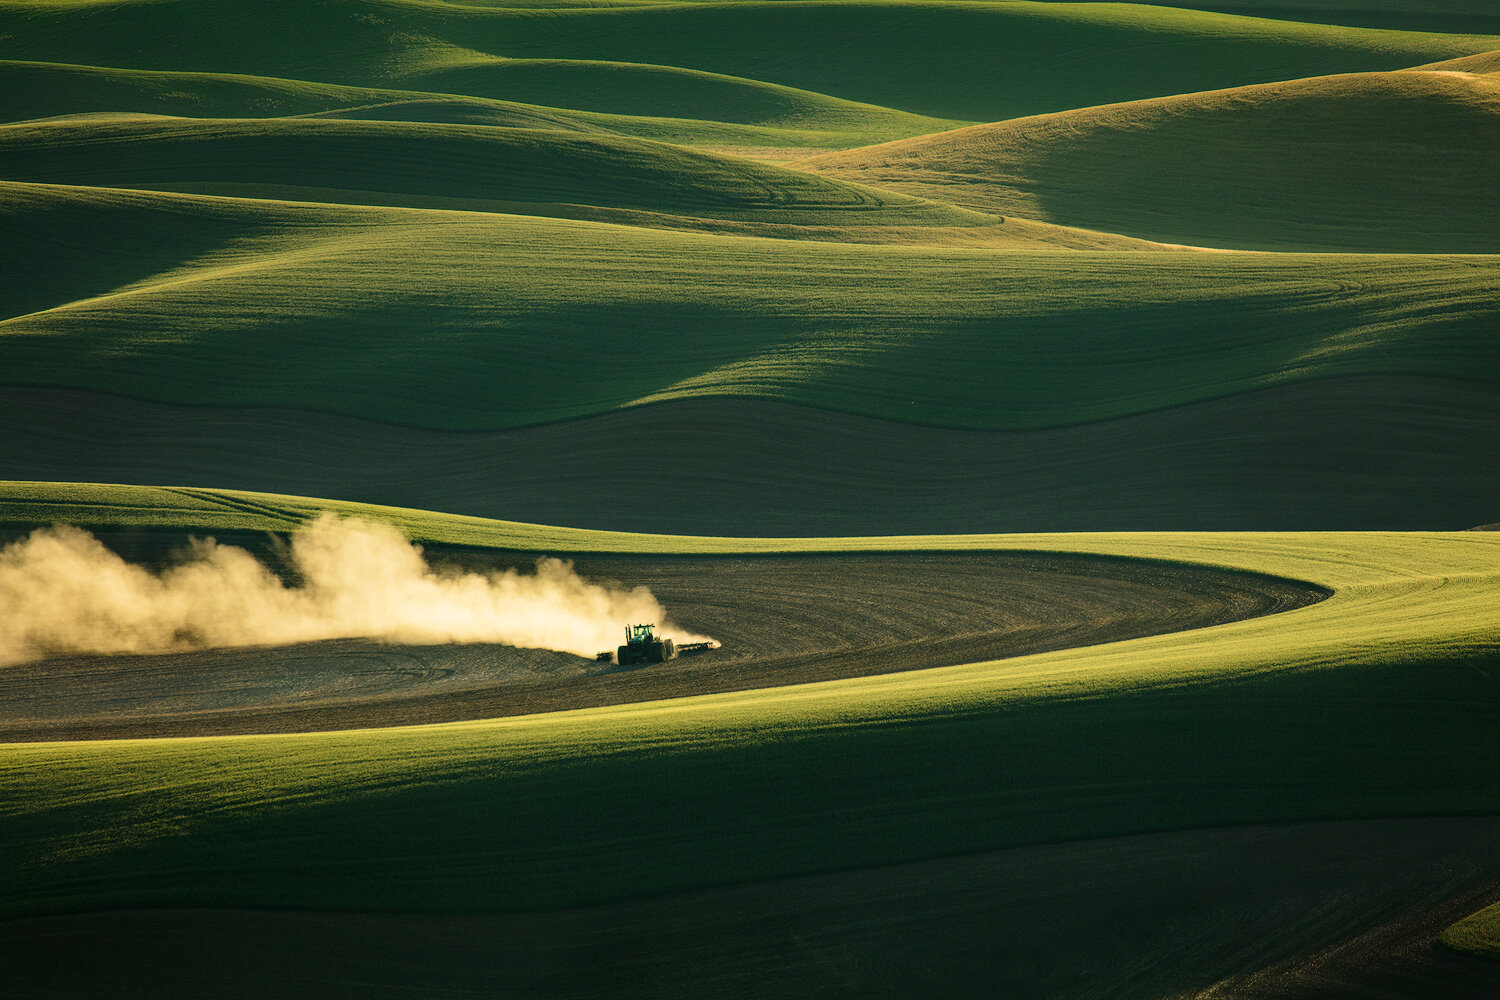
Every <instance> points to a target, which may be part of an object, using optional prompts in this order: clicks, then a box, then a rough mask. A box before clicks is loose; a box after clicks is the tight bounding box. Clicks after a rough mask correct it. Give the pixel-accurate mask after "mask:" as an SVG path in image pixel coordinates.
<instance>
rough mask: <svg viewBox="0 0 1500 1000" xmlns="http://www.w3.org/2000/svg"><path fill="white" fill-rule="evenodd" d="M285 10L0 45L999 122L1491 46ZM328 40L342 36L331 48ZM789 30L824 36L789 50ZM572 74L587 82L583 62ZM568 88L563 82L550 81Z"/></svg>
mask: <svg viewBox="0 0 1500 1000" xmlns="http://www.w3.org/2000/svg"><path fill="white" fill-rule="evenodd" d="M287 9H288V10H291V9H293V8H290V7H289V8H287ZM295 11H296V16H295V24H294V25H293V24H291V23H289V22H288V20H286V19H285V18H282V17H278V16H275V14H274V12H272V13H271V14H270V15H269V16H268V12H267V10H266V8H265V7H264V5H262V4H259V3H252V2H250V0H224V2H219V3H214V4H207V3H204V2H202V0H136V2H132V3H127V4H117V3H105V2H83V3H70V4H66V5H55V4H46V3H41V2H37V0H4V2H3V3H0V35H4V36H6V41H5V42H4V51H3V53H0V54H4V55H5V56H7V57H8V58H12V59H23V60H37V61H48V62H66V63H77V64H83V65H94V66H119V67H128V68H136V69H153V70H174V69H192V70H196V71H212V72H221V73H248V74H258V75H267V76H276V77H284V78H292V79H304V80H317V81H321V82H327V83H343V84H351V85H358V86H405V85H406V81H423V80H432V81H437V80H441V79H443V74H448V73H453V72H456V71H460V70H461V71H463V72H462V84H461V85H462V86H463V87H464V90H465V93H467V94H469V95H471V96H480V97H492V98H506V97H508V96H511V92H510V91H508V90H507V88H509V87H512V86H514V87H516V88H518V89H517V90H516V91H515V92H525V85H524V82H523V81H521V80H519V78H516V77H513V76H511V75H510V73H509V71H507V70H505V69H504V67H503V66H502V67H498V68H495V69H494V70H493V71H491V70H489V69H486V68H485V67H487V66H488V67H494V66H495V64H494V59H495V58H496V57H503V58H522V59H547V60H555V59H563V60H575V61H582V62H583V63H584V64H595V63H599V62H604V63H633V64H638V65H642V66H647V67H675V68H677V69H689V70H700V71H704V72H709V73H718V74H724V75H728V76H732V77H739V78H748V79H754V80H759V81H762V82H765V83H773V84H780V85H783V86H790V87H794V88H798V89H802V90H808V91H813V92H815V93H820V94H828V95H832V96H835V97H841V98H845V99H848V100H853V101H861V102H869V103H873V104H876V105H880V106H882V107H889V108H899V109H901V110H904V111H909V112H914V113H918V114H924V115H935V116H937V117H940V118H946V119H963V120H970V121H995V120H998V119H1001V118H1010V117H1016V116H1018V115H1026V114H1038V113H1042V112H1048V111H1058V110H1063V109H1066V108H1076V107H1087V106H1092V105H1098V104H1106V103H1110V102H1115V101H1122V100H1133V99H1138V98H1145V97H1155V96H1162V95H1165V94H1172V93H1181V92H1185V91H1199V90H1209V89H1215V88H1221V87H1230V86H1237V85H1242V84H1247V83H1256V82H1264V81H1269V80H1278V79H1292V78H1296V77H1305V76H1312V75H1319V74H1328V73H1340V72H1353V71H1361V70H1381V69H1397V68H1400V67H1402V66H1412V65H1416V64H1418V63H1423V62H1432V61H1435V60H1438V59H1444V58H1452V57H1454V56H1460V55H1467V54H1470V53H1473V52H1478V51H1483V50H1486V49H1494V48H1500V41H1496V40H1495V39H1494V38H1493V37H1481V36H1472V37H1471V36H1449V35H1436V34H1420V33H1405V32H1388V31H1375V30H1369V29H1357V28H1343V27H1336V26H1327V25H1306V24H1299V23H1290V22H1286V23H1284V22H1277V21H1271V20H1265V19H1257V18H1240V17H1230V16H1224V15H1219V14H1206V13H1201V12H1197V11H1183V10H1177V9H1171V8H1157V7H1144V6H1132V5H1115V4H1081V5H1074V4H1051V3H1028V2H1019V0H1018V2H1014V3H967V4H966V3H926V2H894V0H892V2H874V3H800V2H791V3H788V2H779V3H758V4H756V3H747V4H741V3H709V4H662V5H652V6H636V7H618V8H612V9H572V10H561V9H559V10H547V11H536V10H509V9H500V8H474V7H460V6H452V5H447V4H438V3H418V2H409V0H375V2H369V3H359V4H354V3H339V2H334V0H314V2H308V3H301V4H297V5H296V6H295ZM331 38H336V39H338V40H339V44H338V45H337V46H335V47H332V48H330V46H329V45H328V44H327V41H326V40H327V39H331ZM787 39H816V40H817V44H816V45H807V46H803V47H789V46H788V45H787ZM167 40H170V42H168V41H167ZM574 69H575V70H576V72H578V73H580V74H584V75H590V74H593V75H595V76H597V70H596V69H595V68H591V67H590V66H588V65H577V66H575V67H574ZM549 72H564V70H554V71H549ZM620 79H621V85H620V87H619V88H618V89H617V88H614V87H611V88H607V89H605V90H603V91H599V90H594V91H593V92H592V93H593V94H594V96H593V97H592V98H589V97H588V94H587V93H585V90H584V87H583V85H582V84H581V83H580V84H578V85H577V86H576V87H574V89H573V91H572V92H573V93H575V94H577V95H578V99H584V100H589V99H591V100H592V101H594V102H597V103H595V104H592V105H588V106H586V108H587V109H588V110H609V111H615V112H622V111H628V112H630V113H633V114H647V115H661V114H678V113H680V112H677V111H672V110H663V109H662V106H661V105H660V104H659V103H654V102H656V101H657V99H658V97H659V96H660V95H661V94H662V93H663V92H664V90H663V86H662V81H661V80H660V79H657V78H655V77H654V76H653V74H652V73H650V72H644V71H630V72H629V73H627V74H622V75H621V78H620ZM674 79H675V78H674ZM455 85H458V84H455ZM559 86H562V84H561V83H560V82H559V81H558V80H556V79H554V80H551V81H550V82H549V83H548V87H559ZM637 88H639V89H637ZM728 115H729V112H726V113H725V114H722V115H721V114H716V115H715V116H714V117H715V118H719V119H721V120H722V119H723V118H725V117H726V116H728ZM731 117H732V116H731Z"/></svg>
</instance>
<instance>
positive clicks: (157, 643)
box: [0, 514, 704, 664]
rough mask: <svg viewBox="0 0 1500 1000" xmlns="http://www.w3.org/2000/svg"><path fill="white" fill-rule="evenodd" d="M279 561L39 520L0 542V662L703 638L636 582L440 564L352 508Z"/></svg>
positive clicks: (579, 649)
mask: <svg viewBox="0 0 1500 1000" xmlns="http://www.w3.org/2000/svg"><path fill="white" fill-rule="evenodd" d="M288 562H289V563H290V565H291V567H292V569H293V570H294V571H295V576H296V577H297V578H299V582H298V583H297V585H295V586H288V585H287V584H285V583H283V582H282V580H281V579H280V578H279V577H277V576H276V574H274V573H272V572H271V570H270V569H268V568H267V567H266V566H265V565H264V564H263V563H261V562H260V561H259V560H258V559H256V558H255V557H254V556H253V555H251V554H250V553H249V552H247V551H245V550H244V549H241V548H237V547H235V546H231V545H220V544H218V543H216V542H215V541H214V540H213V539H207V540H195V541H194V542H193V543H192V544H191V546H190V547H189V548H188V549H187V550H186V551H185V552H184V553H182V554H181V556H180V557H179V559H178V560H177V561H176V562H175V563H173V564H172V565H170V566H168V567H167V568H166V569H163V570H162V571H160V572H153V571H151V570H149V569H147V568H145V567H142V566H137V565H134V564H132V563H129V562H126V561H125V560H124V559H122V558H121V557H120V556H118V555H116V554H115V553H114V552H112V551H110V550H109V549H108V548H106V547H105V546H104V544H103V543H101V542H100V541H99V540H98V539H96V538H95V537H94V536H93V535H91V534H89V533H88V532H87V531H83V530H82V529H79V528H74V527H65V526H64V527H51V528H42V529H39V530H37V531H34V532H32V533H31V534H30V535H28V536H27V537H26V538H24V539H21V540H20V541H17V542H15V543H13V544H11V545H9V546H7V547H6V548H5V549H3V550H0V664H5V663H20V662H25V661H28V660H38V659H44V658H47V657H50V656H57V655H61V654H65V653H165V652H178V651H184V650H193V649H207V648H212V647H224V646H263V645H281V644H284V643H294V642H309V641H313V640H317V639H335V638H352V637H366V638H371V639H379V640H383V641H386V642H392V643H399V644H405V645H419V644H437V643H456V642H484V643H501V644H504V645H509V646H524V647H531V648H539V649H554V650H561V651H564V652H569V653H577V654H579V655H581V656H592V655H593V654H594V653H595V652H597V651H599V650H604V649H613V648H614V647H615V646H617V645H618V644H619V642H620V637H621V633H622V631H623V629H622V626H624V625H625V624H627V623H636V622H655V623H658V624H659V625H660V626H661V631H662V632H664V633H665V634H666V635H669V636H674V637H680V638H681V640H682V641H701V640H702V639H703V638H704V637H701V636H690V635H687V634H685V633H683V632H681V630H679V629H675V628H673V627H672V626H671V625H670V624H668V623H667V622H665V621H664V616H663V613H662V607H661V605H660V604H659V603H658V602H657V600H656V598H655V597H653V596H652V595H651V592H650V591H648V590H647V589H646V588H644V587H635V588H633V589H626V588H623V587H619V586H615V585H608V584H599V583H591V582H589V581H587V580H585V579H583V578H582V577H580V576H579V575H578V574H577V573H575V572H574V571H573V567H572V564H571V563H567V562H563V561H562V560H559V559H553V558H544V559H541V560H539V561H538V562H537V564H536V571H535V572H534V573H521V572H517V571H515V570H506V571H500V572H492V573H488V574H478V573H446V572H439V571H436V570H434V569H433V568H432V567H430V566H429V565H428V564H427V562H426V560H425V559H424V558H423V556H422V550H421V549H420V548H418V547H417V546H414V545H412V544H411V543H409V542H408V541H407V540H406V539H405V538H403V537H402V536H401V534H400V533H399V532H397V531H396V530H395V529H394V528H392V527H390V526H389V525H385V524H378V523H374V522H369V521H361V520H358V519H353V518H338V517H335V516H333V515H330V514H324V515H321V516H319V517H318V518H316V519H314V520H312V521H310V522H308V523H307V524H306V525H304V526H303V527H302V529H301V530H299V531H298V532H297V533H296V534H295V535H294V536H292V539H291V543H290V546H289V548H288Z"/></svg>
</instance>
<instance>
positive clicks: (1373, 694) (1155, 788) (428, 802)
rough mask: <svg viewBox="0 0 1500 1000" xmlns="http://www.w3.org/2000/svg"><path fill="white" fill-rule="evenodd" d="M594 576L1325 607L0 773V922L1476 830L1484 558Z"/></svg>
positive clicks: (1206, 543) (1415, 545)
mask: <svg viewBox="0 0 1500 1000" xmlns="http://www.w3.org/2000/svg"><path fill="white" fill-rule="evenodd" d="M28 492H30V493H31V494H33V496H34V494H35V493H36V491H35V490H29V488H26V487H21V488H17V489H15V493H18V494H19V495H21V496H23V497H24V496H26V495H27V494H28ZM84 499H94V500H110V499H113V500H115V501H116V502H119V503H124V502H126V501H127V500H128V501H129V502H130V503H136V502H140V501H142V500H147V499H148V497H147V495H145V494H142V493H140V492H138V491H137V492H134V493H130V492H126V493H123V494H120V495H118V496H116V497H113V498H111V497H109V496H107V495H106V494H105V493H104V492H96V493H95V495H94V497H92V498H89V497H84ZM200 499H201V497H200ZM237 499H239V500H242V501H244V500H247V499H250V498H246V497H243V496H240V497H238V498H237ZM260 499H261V500H262V501H267V500H273V499H274V498H260ZM300 502H301V503H308V501H300ZM313 503H316V502H313ZM271 505H272V506H274V505H275V504H274V503H272V504H271ZM184 506H185V505H184ZM214 516H216V515H210V519H212V517H214ZM506 530H507V531H510V532H514V533H515V534H514V535H513V536H512V537H515V536H525V535H527V534H528V530H529V529H526V528H524V527H520V526H509V527H508V528H507V529H506ZM560 537H562V536H559V535H557V534H555V533H554V532H553V531H552V530H551V529H540V530H538V531H536V532H535V533H534V534H533V535H532V541H531V542H530V543H529V544H525V543H523V547H537V546H543V547H549V548H550V547H551V546H552V544H553V543H555V542H556V541H557V540H559V539H560ZM571 537H572V538H574V539H576V540H578V541H580V542H583V543H585V544H588V545H589V546H590V547H593V548H598V547H601V542H600V538H601V537H604V536H600V535H591V536H588V537H587V538H585V537H584V536H580V535H576V534H572V535H571ZM616 544H621V545H623V546H625V547H628V548H632V549H635V550H640V551H658V552H660V551H669V550H676V551H705V550H710V549H711V550H715V551H739V552H755V551H820V550H845V551H848V550H869V549H880V550H901V549H911V548H919V549H924V550H938V549H946V548H964V549H986V548H996V549H1020V550H1048V551H1079V552H1092V553H1104V554H1110V555H1117V556H1127V557H1128V556H1150V557H1152V558H1170V559H1180V560H1187V561H1194V562H1206V563H1211V564H1214V565H1221V566H1228V567H1233V568H1239V569H1247V570H1255V571H1259V572H1270V573H1275V574H1279V575H1285V576H1291V577H1294V578H1299V579H1304V580H1309V581H1312V582H1315V583H1319V584H1321V585H1324V586H1327V587H1330V588H1332V589H1333V590H1334V591H1335V593H1334V596H1333V597H1332V598H1330V599H1328V600H1327V601H1325V602H1322V603H1320V604H1318V605H1315V606H1312V607H1308V608H1304V609H1302V610H1299V611H1295V612H1290V613H1286V614H1282V615H1273V616H1271V617H1268V618H1262V619H1256V620H1252V621H1246V622H1239V623H1235V624H1232V625H1225V626H1219V627H1215V628H1211V629H1204V630H1199V631H1195V632H1185V633H1178V634H1175V635H1169V636H1158V637H1154V638H1148V639H1141V640H1134V641H1131V642H1127V643H1118V644H1114V645H1110V646H1104V647H1096V648H1088V649H1078V650H1069V651H1063V652H1059V653H1049V654H1042V655H1039V656H1032V657H1025V658H1022V659H1017V660H1010V661H1004V662H1002V663H994V664H975V665H971V666H964V667H953V668H944V669H939V670H928V671H919V672H914V673H909V674H897V675H888V676H884V677H876V678H862V679H857V680H849V681H838V682H831V683H826V684H816V685H803V686H799V687H791V688H778V689H768V690H762V691H755V692H744V693H737V694H733V695H724V696H708V697H702V698H691V699H677V700H674V701H671V702H660V703H654V704H639V705H631V706H621V707H617V708H613V709H607V710H593V711H585V712H573V713H562V714H554V715H546V716H534V717H527V718H517V719H510V720H502V721H496V722H478V723H466V724H455V725H449V726H435V727H416V728H406V729H392V730H370V731H364V732H350V733H328V734H314V735H304V736H276V737H243V738H240V737H228V738H219V739H192V740H168V741H152V740H144V741H133V742H98V743H83V744H71V745H69V744H50V745H47V744H43V745H26V746H20V745H16V746H11V747H8V748H7V749H6V754H5V758H4V762H3V764H0V768H3V771H0V774H3V778H0V789H3V792H0V815H4V816H5V818H6V822H5V824H4V825H3V833H0V838H3V842H4V846H5V850H6V853H7V856H8V857H10V858H12V859H15V864H14V865H13V866H12V868H11V877H12V886H11V887H10V889H9V890H8V892H7V900H8V906H7V911H6V912H8V913H10V914H22V913H35V912H48V911H70V910H78V909H93V908H105V907H120V906H148V905H149V906H163V905H179V906H203V905H208V906H282V907H287V906H291V907H313V908H326V909H402V910H409V911H427V912H432V911H439V912H442V911H501V910H515V909H528V908H532V909H534V908H551V907H558V906H571V905H581V904H586V903H589V902H597V901H602V900H609V899H625V898H632V897H638V896H647V895H655V894H660V893H664V892H672V891H677V890H687V889H692V888H695V887H702V886H709V885H718V884H728V883H732V882H737V881H744V880H749V879H759V878H770V877H776V876H779V875H789V874H796V873H802V872H813V871H820V870H834V869H847V868H851V867H860V866H868V865H876V864H887V863H894V862H898V861H902V860H912V859H916V858H921V857H933V856H940V855H944V854H956V853H964V852H972V851H979V850H987V849H993V848H998V847H1003V846H1007V845H1018V844H1027V843H1040V842H1049V841H1056V840H1066V839H1081V838H1086V837H1099V836H1109V835H1114V834H1123V833H1130V832H1145V831H1150V830H1166V829H1179V828H1183V827H1191V826H1199V825H1214V824H1232V823H1253V822H1270V821H1292V820H1299V819H1319V818H1321V819H1326V818H1335V817H1361V816H1394V815H1421V814H1455V813H1468V812H1485V811H1494V810H1495V809H1497V808H1500V800H1497V798H1496V795H1497V793H1496V788H1497V787H1500V785H1497V779H1500V761H1497V760H1496V759H1495V758H1494V755H1493V754H1489V753H1486V752H1484V751H1483V750H1482V749H1481V748H1482V747H1484V746H1486V745H1487V744H1486V743H1485V740H1486V738H1487V737H1486V734H1487V733H1488V731H1489V728H1490V725H1491V721H1492V719H1493V717H1494V712H1495V711H1496V708H1497V707H1500V706H1497V702H1500V686H1497V684H1500V681H1497V679H1496V677H1497V675H1496V673H1495V671H1494V667H1495V663H1496V657H1497V655H1500V633H1497V631H1496V629H1495V626H1494V625H1493V623H1492V621H1491V620H1490V619H1489V618H1488V617H1487V616H1486V615H1485V614H1484V612H1483V609H1486V608H1488V607H1490V606H1491V605H1492V604H1493V602H1494V600H1495V598H1496V596H1497V592H1500V576H1497V575H1496V573H1495V569H1494V567H1495V565H1496V555H1497V553H1500V537H1497V536H1495V535H1493V534H1487V533H1460V534H1433V533H1426V534H1397V533H1328V534H1319V533H1301V534H1282V535H1277V534H1242V535H1235V534H1220V535H1213V534H1203V535H1189V534H1175V535H1174V534H1144V535H1119V534H1115V535H1111V534H1098V535H1066V536H1048V535H1018V536H967V537H948V538H945V537H913V538H905V539H903V538H886V539H847V540H839V539H823V540H803V541H791V540H774V539H768V540H733V539H718V540H712V541H709V540H694V539H684V540H673V539H670V538H664V537H658V538H639V537H637V538H619V539H617V541H616ZM1080 733H1086V734H1088V735H1087V737H1086V738H1083V739H1080V737H1079V734H1080ZM1370 774H1379V775H1380V776H1381V780H1380V781H1379V782H1370V781H1368V780H1366V779H1367V776H1368V775H1370Z"/></svg>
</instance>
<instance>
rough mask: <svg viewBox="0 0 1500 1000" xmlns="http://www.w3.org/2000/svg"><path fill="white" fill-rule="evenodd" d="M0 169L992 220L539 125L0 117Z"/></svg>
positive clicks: (59, 175) (269, 187)
mask: <svg viewBox="0 0 1500 1000" xmlns="http://www.w3.org/2000/svg"><path fill="white" fill-rule="evenodd" d="M0 177H4V178H7V179H11V180H30V181H42V180H45V181H51V182H56V183H64V184H76V185H109V186H115V187H137V188H158V189H161V188H165V189H174V188H175V189H187V190H200V191H210V192H213V193H217V194H231V195H232V194H247V193H248V194H256V193H263V192H277V193H280V194H282V195H283V196H288V197H295V198H297V199H298V200H304V201H323V202H355V203H376V204H397V205H400V204H410V203H415V204H421V203H422V201H423V200H424V199H437V198H440V199H443V200H444V201H445V203H447V204H449V205H451V206H452V207H465V208H475V209H480V210H483V209H499V210H501V211H516V210H520V211H543V212H545V209H537V208H531V207H529V206H530V205H531V204H533V203H543V204H546V203H561V204H568V205H591V206H599V207H608V208H625V209H635V210H638V211H651V212H660V213H666V214H671V215H682V216H696V217H706V218H722V219H740V220H745V221H761V222H772V223H781V224H802V225H840V224H843V225H855V226H859V225H885V226H892V225H918V226H920V225H987V224H993V223H994V221H995V220H994V219H992V218H989V217H986V216H982V215H978V214H976V213H972V212H966V211H963V210H961V209H954V208H950V207H948V206H943V205H935V204H932V203H928V202H923V201H919V200H917V199H913V198H909V197H907V196H904V195H900V194H882V193H880V192H875V191H868V190H864V189H861V188H859V187H856V186H854V185H851V184H846V183H843V182H840V181H829V180H825V179H822V178H814V177H811V176H809V175H807V174H804V173H799V172H794V171H789V170H783V169H780V168H777V167H771V166H764V165H761V164H756V163H751V162H749V161H746V160H738V159H729V158H726V157H721V156H715V155H711V154H707V153H700V152H691V151H688V150H684V149H681V148H679V147H676V146H671V145H667V144H663V143H654V142H649V141H645V140H639V139H628V138H624V137H618V136H596V135H582V134H578V133H574V132H561V131H557V130H552V129H520V128H499V127H495V126H479V125H446V124H444V125H434V124H426V123H413V122H383V121H335V120H318V119H274V120H264V121H257V120H244V119H231V120H212V119H210V120H205V119H162V118H123V119H122V118H93V119H81V120H80V119H68V120H63V121H51V122H45V123H39V124H24V123H23V124H16V125H8V126H0Z"/></svg>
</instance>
